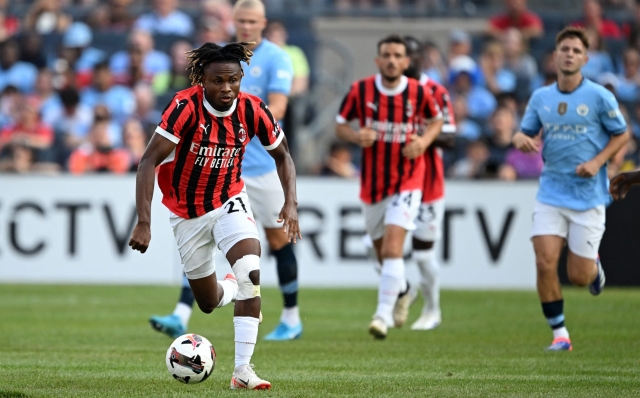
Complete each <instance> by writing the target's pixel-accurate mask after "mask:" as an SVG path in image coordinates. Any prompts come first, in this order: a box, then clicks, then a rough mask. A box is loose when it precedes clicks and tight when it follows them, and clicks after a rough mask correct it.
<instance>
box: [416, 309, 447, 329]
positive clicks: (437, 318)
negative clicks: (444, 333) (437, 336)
mask: <svg viewBox="0 0 640 398" xmlns="http://www.w3.org/2000/svg"><path fill="white" fill-rule="evenodd" d="M440 323H442V315H441V314H440V311H438V312H427V313H423V314H422V315H420V318H418V320H416V321H415V322H414V323H413V324H412V325H411V330H431V329H435V328H437V327H438V326H439V325H440Z"/></svg>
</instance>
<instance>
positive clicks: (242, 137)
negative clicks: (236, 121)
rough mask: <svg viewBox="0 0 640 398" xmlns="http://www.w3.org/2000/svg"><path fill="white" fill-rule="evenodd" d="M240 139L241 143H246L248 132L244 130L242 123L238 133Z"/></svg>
mask: <svg viewBox="0 0 640 398" xmlns="http://www.w3.org/2000/svg"><path fill="white" fill-rule="evenodd" d="M238 139H239V140H240V142H244V140H246V139H247V130H245V129H244V126H243V125H242V123H240V131H238Z"/></svg>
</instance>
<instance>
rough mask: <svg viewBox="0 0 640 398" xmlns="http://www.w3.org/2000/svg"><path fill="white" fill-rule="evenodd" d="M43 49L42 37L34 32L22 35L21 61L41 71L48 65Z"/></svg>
mask: <svg viewBox="0 0 640 398" xmlns="http://www.w3.org/2000/svg"><path fill="white" fill-rule="evenodd" d="M44 54H45V50H44V49H43V48H42V36H40V35H39V34H38V33H36V32H34V31H27V32H23V33H22V34H21V35H20V61H22V62H27V63H30V64H31V65H33V66H35V67H36V68H38V69H40V68H42V67H44V66H46V65H47V59H46V57H45V56H44Z"/></svg>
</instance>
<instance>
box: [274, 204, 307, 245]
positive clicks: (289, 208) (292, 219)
mask: <svg viewBox="0 0 640 398" xmlns="http://www.w3.org/2000/svg"><path fill="white" fill-rule="evenodd" d="M278 222H279V223H281V222H284V225H283V226H282V231H283V232H284V233H285V234H286V235H287V242H291V241H293V243H296V240H297V239H298V238H299V239H302V233H301V232H300V225H299V224H298V206H297V205H296V204H295V203H293V202H289V201H286V200H285V202H284V206H282V210H280V218H279V219H278Z"/></svg>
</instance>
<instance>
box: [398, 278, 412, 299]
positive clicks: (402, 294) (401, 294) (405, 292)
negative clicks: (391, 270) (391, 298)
mask: <svg viewBox="0 0 640 398" xmlns="http://www.w3.org/2000/svg"><path fill="white" fill-rule="evenodd" d="M409 288H410V285H409V281H407V288H406V289H405V290H404V292H400V294H398V298H400V297H402V296H404V295H405V294H407V293H409Z"/></svg>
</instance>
